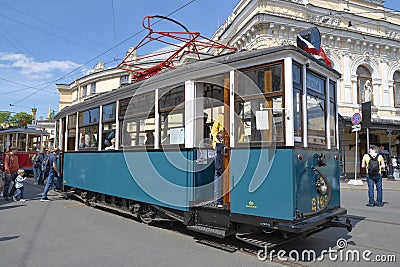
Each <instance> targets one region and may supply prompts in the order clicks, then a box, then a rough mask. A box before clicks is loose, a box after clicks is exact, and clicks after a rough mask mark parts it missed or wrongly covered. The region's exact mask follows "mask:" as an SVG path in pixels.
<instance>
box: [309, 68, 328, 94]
mask: <svg viewBox="0 0 400 267" xmlns="http://www.w3.org/2000/svg"><path fill="white" fill-rule="evenodd" d="M307 89H311V90H313V91H314V92H317V93H320V94H322V95H325V81H324V80H323V79H321V78H320V77H318V76H316V75H314V74H312V73H309V72H308V73H307Z"/></svg>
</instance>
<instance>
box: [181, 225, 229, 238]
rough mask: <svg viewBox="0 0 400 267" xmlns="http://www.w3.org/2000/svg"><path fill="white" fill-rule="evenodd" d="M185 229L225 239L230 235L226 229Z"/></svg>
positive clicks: (191, 227)
mask: <svg viewBox="0 0 400 267" xmlns="http://www.w3.org/2000/svg"><path fill="white" fill-rule="evenodd" d="M187 229H189V230H191V231H195V232H198V233H202V234H206V235H212V236H215V237H219V238H225V237H227V236H229V235H230V232H229V231H228V230H227V229H220V228H213V227H207V226H203V225H191V226H187Z"/></svg>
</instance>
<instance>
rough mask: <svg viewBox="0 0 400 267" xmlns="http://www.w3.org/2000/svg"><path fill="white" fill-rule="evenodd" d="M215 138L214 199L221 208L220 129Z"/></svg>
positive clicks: (221, 164)
mask: <svg viewBox="0 0 400 267" xmlns="http://www.w3.org/2000/svg"><path fill="white" fill-rule="evenodd" d="M216 139H217V140H218V142H217V143H216V144H215V149H216V153H215V176H214V199H217V207H218V208H222V207H223V205H222V184H221V175H222V173H223V172H224V144H223V139H224V133H223V132H222V131H221V132H219V133H217V135H216Z"/></svg>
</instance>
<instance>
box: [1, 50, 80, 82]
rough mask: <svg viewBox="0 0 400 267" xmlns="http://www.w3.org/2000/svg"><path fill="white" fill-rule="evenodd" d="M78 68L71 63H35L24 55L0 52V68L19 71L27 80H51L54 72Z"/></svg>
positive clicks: (67, 61) (54, 61) (52, 61)
mask: <svg viewBox="0 0 400 267" xmlns="http://www.w3.org/2000/svg"><path fill="white" fill-rule="evenodd" d="M77 67H79V64H77V63H74V62H72V61H69V60H66V61H56V60H51V61H47V62H37V61H35V60H34V59H33V58H30V57H27V56H26V55H24V54H15V53H7V52H0V68H7V69H19V71H20V72H21V73H22V74H23V75H24V76H26V77H27V78H28V79H42V78H51V77H53V75H54V72H56V71H62V72H65V71H70V70H73V69H75V68H77Z"/></svg>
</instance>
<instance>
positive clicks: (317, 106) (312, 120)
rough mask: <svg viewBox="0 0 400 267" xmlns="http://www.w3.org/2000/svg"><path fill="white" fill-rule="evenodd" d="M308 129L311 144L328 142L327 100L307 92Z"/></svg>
mask: <svg viewBox="0 0 400 267" xmlns="http://www.w3.org/2000/svg"><path fill="white" fill-rule="evenodd" d="M307 131H308V143H309V144H314V145H325V144H326V131H325V101H324V100H323V99H320V98H318V97H316V96H313V95H310V94H307Z"/></svg>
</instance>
